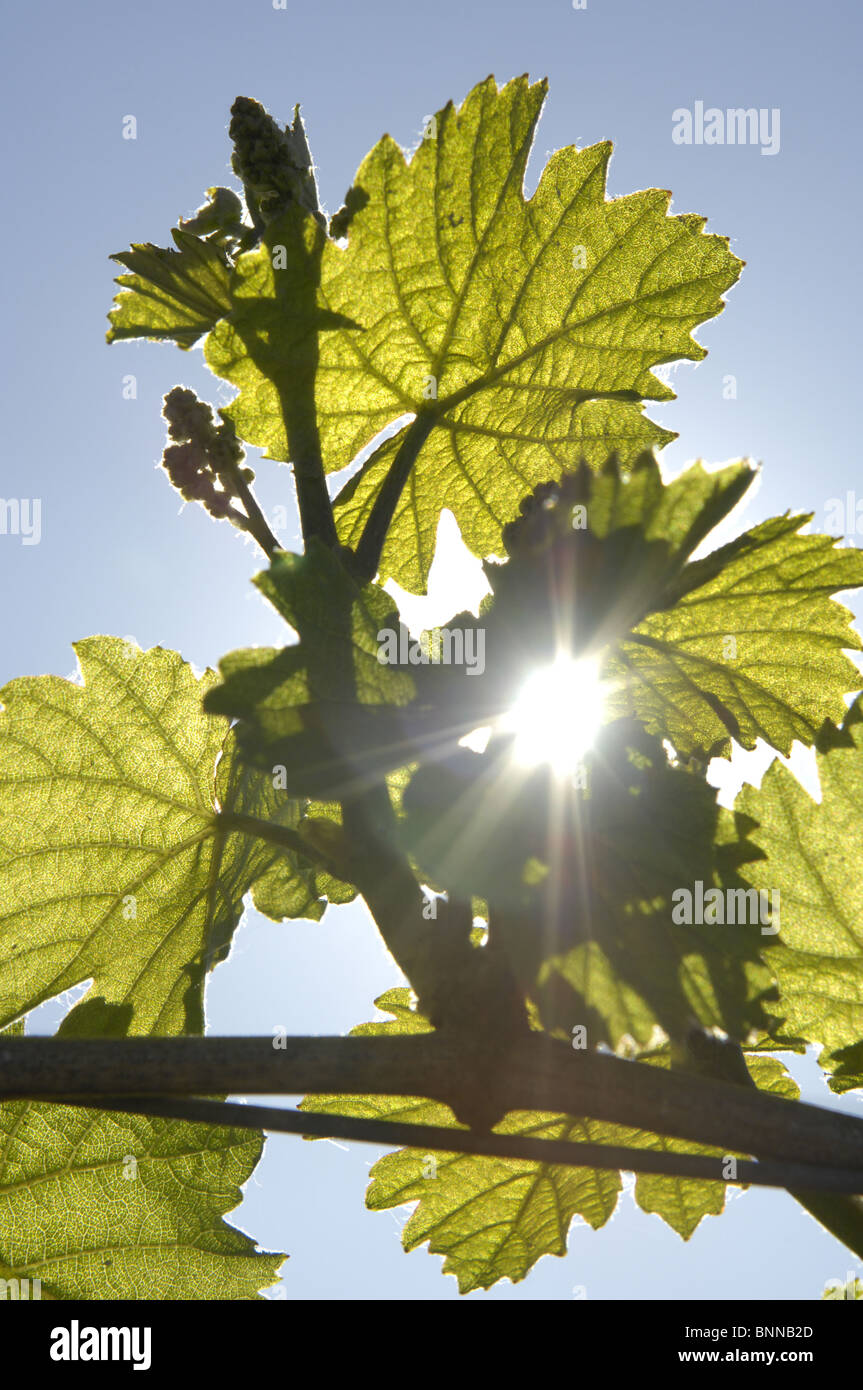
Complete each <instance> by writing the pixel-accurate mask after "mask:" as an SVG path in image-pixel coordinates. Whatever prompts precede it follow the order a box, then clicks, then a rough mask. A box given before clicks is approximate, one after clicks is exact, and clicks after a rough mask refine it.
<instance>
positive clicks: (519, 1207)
mask: <svg viewBox="0 0 863 1390" xmlns="http://www.w3.org/2000/svg"><path fill="white" fill-rule="evenodd" d="M375 1004H376V1006H377V1008H378V1009H380V1010H382V1011H385V1012H387V1013H389V1014H390V1015H392V1018H391V1019H388V1020H380V1021H378V1022H375V1023H365V1024H361V1025H360V1026H359V1027H358V1028H354V1029H353V1030H352V1036H366V1037H368V1036H374V1035H400V1036H405V1035H407V1034H417V1033H424V1032H428V1031H430V1025H429V1023H428V1021H427V1020H426V1019H425V1018H423V1016H422V1015H421V1014H420V1013H418V1012H417V1011H416V1010H415V1009H414V1008H413V1007H412V1005H411V992H410V990H407V989H391V990H388V991H387V992H386V993H385V994H383V995H381V996H380V998H378V999H376V1000H375ZM747 1062H748V1066H749V1069H750V1073H751V1075H752V1079H753V1081H754V1082H755V1084H756V1085H758V1086H759V1087H760V1088H761V1089H763V1090H765V1091H769V1092H772V1093H773V1094H778V1095H783V1096H787V1097H791V1098H794V1097H796V1096H797V1094H798V1091H797V1087H796V1085H795V1083H794V1082H793V1080H792V1079H791V1078H790V1077H789V1075H788V1073H787V1072H786V1070H785V1068H784V1067H783V1066H782V1065H781V1063H779V1062H778V1061H776V1060H774V1059H773V1058H771V1057H760V1056H756V1057H754V1058H747ZM643 1064H647V1065H661V1066H668V1064H669V1059H668V1055H667V1050H666V1051H664V1052H663V1053H660V1054H657V1055H655V1056H653V1057H650V1058H645V1059H644V1063H643ZM300 1108H301V1109H303V1110H310V1111H313V1112H314V1113H316V1114H331V1115H332V1114H338V1115H352V1116H357V1117H362V1118H366V1119H385V1120H392V1121H397V1122H400V1123H403V1124H427V1125H441V1126H444V1127H449V1126H452V1127H453V1130H454V1139H456V1138H457V1134H458V1129H459V1128H460V1126H459V1125H458V1122H457V1121H456V1119H455V1117H454V1115H453V1113H452V1111H451V1110H450V1108H449V1107H448V1106H447V1105H444V1104H442V1103H440V1102H437V1101H430V1100H423V1099H420V1098H418V1097H404V1096H363V1095H359V1096H327V1095H317V1096H314V1097H307V1098H306V1099H305V1100H304V1101H303V1103H302V1105H301V1107H300ZM494 1133H495V1134H512V1135H516V1134H517V1135H519V1136H523V1137H533V1138H542V1139H563V1140H571V1141H573V1142H581V1143H593V1144H614V1145H624V1146H631V1147H634V1148H646V1149H652V1150H654V1151H657V1152H665V1153H696V1154H705V1155H714V1156H717V1157H718V1156H720V1152H721V1151H720V1150H718V1149H711V1148H707V1147H705V1146H703V1145H696V1144H692V1143H689V1142H688V1141H683V1140H675V1139H668V1138H666V1137H664V1136H662V1135H658V1134H650V1133H648V1132H647V1131H644V1130H638V1129H632V1128H629V1127H627V1126H624V1125H615V1124H609V1123H605V1122H600V1121H596V1120H588V1119H573V1118H572V1117H570V1116H566V1115H552V1114H544V1113H540V1112H535V1111H513V1112H511V1113H510V1114H509V1115H507V1116H506V1117H505V1118H504V1119H503V1120H502V1121H501V1123H500V1124H497V1125H495V1127H494ZM621 1187H622V1184H621V1179H620V1174H619V1173H617V1172H614V1171H611V1170H595V1169H590V1168H574V1167H572V1168H570V1167H563V1166H560V1165H557V1166H556V1165H554V1164H545V1163H536V1162H529V1161H527V1160H522V1159H503V1158H481V1157H478V1156H476V1155H472V1154H458V1153H442V1152H435V1153H433V1154H431V1153H424V1152H423V1151H422V1150H421V1149H401V1150H399V1151H398V1152H396V1153H392V1154H387V1155H386V1156H385V1157H384V1158H382V1159H379V1160H378V1162H377V1163H375V1164H374V1166H373V1167H372V1169H371V1184H370V1186H369V1188H368V1192H367V1194H366V1205H367V1206H368V1207H369V1208H370V1210H372V1211H382V1210H385V1209H387V1208H390V1207H400V1206H403V1205H405V1203H408V1202H416V1203H417V1206H416V1207H415V1209H414V1211H413V1213H412V1215H411V1216H410V1218H409V1220H408V1221H407V1223H406V1225H405V1227H404V1230H403V1233H402V1241H403V1244H404V1248H405V1250H408V1251H410V1250H413V1249H415V1248H416V1247H417V1246H420V1245H422V1244H424V1243H425V1242H426V1241H427V1242H428V1248H429V1253H430V1254H433V1255H444V1256H445V1257H446V1258H445V1261H444V1266H443V1272H444V1273H445V1274H453V1275H455V1276H456V1278H457V1279H458V1284H459V1290H460V1292H461V1293H469V1292H471V1291H472V1290H474V1289H478V1288H482V1289H487V1288H490V1287H491V1286H492V1284H495V1283H497V1282H498V1280H500V1279H510V1280H511V1281H512V1282H513V1283H517V1282H518V1281H519V1280H521V1279H523V1278H525V1276H526V1275H527V1274H528V1273H529V1272H530V1269H531V1268H532V1266H533V1265H534V1264H535V1263H536V1261H537V1260H539V1259H541V1258H542V1256H543V1255H565V1254H566V1249H567V1234H568V1230H569V1226H570V1223H571V1222H572V1219H573V1217H574V1216H579V1217H581V1218H582V1220H583V1221H584V1222H586V1223H587V1225H589V1226H591V1227H592V1228H593V1229H594V1230H597V1229H598V1228H599V1227H601V1226H603V1225H604V1224H605V1223H606V1221H608V1220H609V1218H610V1217H611V1216H612V1215H613V1214H614V1210H615V1208H616V1206H617V1201H618V1197H619V1194H620V1191H621ZM635 1199H636V1201H637V1203H638V1205H639V1206H640V1207H641V1208H642V1210H643V1211H646V1212H652V1213H655V1214H656V1215H658V1216H660V1217H661V1218H662V1219H663V1220H664V1221H665V1222H667V1224H668V1225H670V1226H671V1227H672V1229H673V1230H675V1231H677V1233H678V1234H679V1235H681V1236H682V1237H683V1238H684V1239H688V1238H689V1237H690V1236H691V1235H692V1233H693V1231H694V1230H695V1229H696V1227H697V1226H698V1224H699V1222H700V1221H701V1220H702V1218H703V1217H704V1216H707V1215H718V1214H719V1213H720V1212H721V1211H722V1210H723V1207H724V1203H725V1184H724V1183H722V1182H719V1181H717V1182H709V1181H696V1180H693V1179H691V1178H686V1179H683V1178H674V1177H666V1176H663V1175H659V1174H652V1173H650V1174H647V1173H640V1174H638V1176H637V1179H636V1184H635Z"/></svg>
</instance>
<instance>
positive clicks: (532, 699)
mask: <svg viewBox="0 0 863 1390" xmlns="http://www.w3.org/2000/svg"><path fill="white" fill-rule="evenodd" d="M604 695H605V687H604V685H603V682H602V681H601V680H600V673H599V662H598V661H597V660H595V659H593V658H591V657H581V658H579V659H574V658H572V657H567V656H561V657H558V658H557V660H556V661H553V662H552V663H551V665H550V666H543V667H540V668H539V669H538V670H537V671H534V672H533V674H532V675H531V676H529V677H528V679H527V680H526V681H525V684H524V686H523V687H522V690H521V692H520V694H519V696H518V698H517V700H516V702H515V704H514V705H513V707H512V709H511V710H510V711H509V713H508V714H506V715H504V717H503V719H502V720H501V722H500V727H501V728H502V729H503V730H505V731H507V732H510V733H513V734H514V735H515V741H514V747H513V756H514V758H515V760H516V762H518V763H519V764H521V766H523V767H533V766H536V765H537V764H539V763H549V764H550V765H551V767H552V769H553V771H554V772H555V773H556V774H557V775H558V776H560V777H570V776H572V775H573V774H574V773H575V772H576V770H577V769H578V767H579V766H580V764H581V763H582V761H583V759H584V757H585V754H586V753H587V752H588V751H589V749H590V748H591V746H592V745H593V742H594V739H595V738H596V736H597V734H598V733H599V730H600V728H601V727H602V723H603V711H604Z"/></svg>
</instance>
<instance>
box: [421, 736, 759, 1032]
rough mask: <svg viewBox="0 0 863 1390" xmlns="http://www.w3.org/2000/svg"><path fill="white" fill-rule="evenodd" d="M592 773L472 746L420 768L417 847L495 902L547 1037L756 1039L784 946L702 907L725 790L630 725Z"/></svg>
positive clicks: (595, 760)
mask: <svg viewBox="0 0 863 1390" xmlns="http://www.w3.org/2000/svg"><path fill="white" fill-rule="evenodd" d="M582 773H583V776H582V777H581V778H580V779H579V780H580V781H581V783H582V785H569V784H568V783H567V782H566V781H565V780H557V781H556V780H555V779H554V775H553V774H552V773H551V772H550V770H549V769H548V768H547V767H539V768H535V769H529V768H528V769H525V768H524V767H520V766H519V765H518V763H517V762H514V761H513V759H512V755H511V751H510V748H509V745H508V744H507V742H506V740H504V741H503V742H502V743H501V745H500V746H497V740H495V739H492V740H491V741H490V743H489V745H488V748H487V749H486V751H485V752H484V753H482V754H480V753H476V752H471V751H468V750H465V749H459V750H458V752H457V754H456V755H454V756H453V757H451V758H448V759H446V760H443V759H442V760H438V761H437V762H433V763H429V764H427V765H425V766H422V767H420V768H419V770H418V771H417V772H415V773H414V776H413V778H412V780H411V783H410V785H409V787H408V789H407V792H406V793H405V797H404V809H405V820H404V822H403V824H402V827H401V833H402V838H403V841H404V844H405V847H406V848H407V849H408V850H409V852H410V853H411V855H412V856H413V857H414V859H415V861H416V863H417V864H418V866H419V869H420V872H421V873H422V874H423V875H424V876H426V877H427V881H431V882H434V883H436V884H439V885H441V886H442V887H443V888H444V889H446V890H447V891H449V892H450V893H454V894H455V895H456V896H457V897H459V898H463V899H469V898H470V897H472V896H477V897H482V898H484V899H485V900H486V901H487V902H488V906H489V913H490V917H489V920H490V923H491V925H492V931H493V933H494V934H495V936H496V938H497V939H498V940H499V942H500V943H501V945H502V946H503V948H504V950H505V951H506V955H507V959H508V961H509V963H510V966H511V968H512V969H513V971H514V972H515V974H516V975H517V977H518V979H519V981H520V982H521V984H522V986H523V988H524V989H525V991H526V993H527V994H528V995H529V996H530V997H531V998H532V999H533V1000H534V1001H535V1003H536V1004H537V1006H538V1007H539V1011H540V1017H541V1019H542V1022H543V1025H544V1026H545V1027H546V1028H549V1029H555V1028H562V1029H563V1030H564V1032H565V1033H567V1034H569V1033H570V1032H571V1030H572V1028H573V1026H574V1025H577V1024H579V1025H585V1026H586V1027H587V1029H588V1034H589V1036H590V1037H591V1038H592V1039H593V1040H594V1041H595V1042H599V1041H603V1042H606V1043H609V1044H610V1045H611V1046H612V1047H615V1048H618V1047H622V1046H627V1047H628V1046H631V1044H632V1042H633V1041H634V1042H635V1044H637V1046H638V1047H639V1048H641V1049H644V1048H646V1047H648V1046H650V1045H652V1041H653V1039H654V1036H655V1030H656V1028H657V1027H659V1028H660V1029H661V1030H662V1031H663V1032H664V1033H666V1034H668V1035H669V1036H683V1035H684V1034H685V1032H686V1031H687V1028H688V1026H689V1024H690V1022H691V1021H692V1019H697V1020H698V1021H699V1022H701V1023H702V1024H704V1025H705V1026H706V1027H713V1026H718V1027H721V1028H723V1029H725V1031H726V1032H728V1033H729V1034H730V1035H731V1036H733V1037H734V1038H736V1039H743V1038H745V1037H746V1036H747V1035H748V1033H749V1031H750V1030H751V1029H752V1028H753V1027H758V1026H763V1025H764V1022H765V1019H766V1018H767V1017H768V1015H767V1014H765V1012H764V1010H765V1004H766V1001H767V999H768V997H769V991H770V989H771V981H772V976H771V974H770V972H769V970H768V969H767V966H766V965H765V964H764V963H763V959H762V952H763V950H764V948H765V946H766V945H767V944H769V943H770V942H771V941H772V939H773V937H772V935H767V936H765V935H764V934H763V923H762V922H761V921H760V920H759V919H758V918H757V917H756V919H755V920H748V921H740V922H737V921H736V914H735V925H726V924H725V916H724V913H723V915H722V916H718V915H717V914H716V912H714V911H713V909H712V908H711V910H710V911H705V912H703V913H701V914H700V916H699V913H698V910H697V909H694V904H695V901H696V899H697V898H698V895H699V892H700V893H701V894H702V897H704V896H706V895H707V894H708V893H711V892H713V893H718V891H719V890H718V889H717V888H716V887H715V884H716V866H715V863H714V836H715V832H716V823H717V806H716V800H715V791H714V789H713V788H712V787H710V786H708V785H707V783H706V782H705V781H704V779H703V778H702V777H700V776H697V775H695V774H693V773H691V772H689V771H688V770H686V769H684V768H683V767H681V766H679V765H671V764H669V762H668V760H667V758H666V755H665V752H664V750H663V749H662V747H661V746H660V744H659V743H658V742H657V741H656V740H655V739H653V738H652V736H650V735H649V734H647V733H646V732H645V731H644V730H643V729H641V728H640V726H639V725H638V724H637V723H635V722H634V721H628V720H622V721H615V722H614V723H610V724H608V725H606V726H605V728H604V729H603V730H602V731H601V732H600V735H599V736H598V738H597V740H596V742H595V745H594V747H593V749H592V750H591V751H590V752H589V753H587V754H586V755H585V758H584V763H583V768H582ZM681 893H685V894H688V895H689V904H690V911H689V913H688V915H687V914H686V912H685V911H684V910H683V908H684V907H685V899H684V898H682V897H681ZM707 901H708V903H710V902H711V899H709V898H708V899H707ZM713 901H715V899H714V900H713ZM729 920H731V919H730V917H729ZM702 923H703V924H702ZM720 923H721V925H720ZM768 930H769V926H768Z"/></svg>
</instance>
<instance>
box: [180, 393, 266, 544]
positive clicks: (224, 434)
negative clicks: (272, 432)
mask: <svg viewBox="0 0 863 1390" xmlns="http://www.w3.org/2000/svg"><path fill="white" fill-rule="evenodd" d="M162 414H163V415H164V417H165V419H166V420H167V422H168V435H169V437H170V438H171V439H173V440H175V441H176V442H175V443H174V444H170V445H168V447H167V448H166V449H165V452H164V454H163V456H162V466H163V468H164V469H165V471H166V473H167V474H168V477H169V478H170V480H171V482H172V483H173V485H174V487H175V488H176V489H177V491H178V492H179V493H180V495H181V496H182V497H185V499H186V500H187V501H188V502H200V503H202V504H203V506H204V507H205V508H206V509H207V511H208V512H209V513H210V515H211V516H214V517H225V516H228V515H229V514H230V512H231V511H232V507H231V502H232V499H233V498H234V497H236V496H238V495H239V489H238V487H237V480H238V478H240V479H242V480H243V481H244V482H251V481H252V479H253V478H254V476H255V475H254V473H253V472H252V470H251V468H241V467H240V464H241V463H242V460H243V458H244V453H243V447H242V445H241V444H240V442H239V440H238V439H237V435H236V431H235V430H234V427H233V425H232V424H231V423H230V422H229V421H227V420H223V421H222V423H221V424H219V425H217V424H216V423H215V420H214V418H213V411H212V408H211V407H210V406H209V405H207V404H206V402H204V401H199V400H198V397H197V396H196V395H195V393H194V391H190V390H188V389H187V388H186V387H184V386H175V387H174V388H173V390H172V391H169V392H168V394H167V396H166V397H165V404H164V408H163V411H162Z"/></svg>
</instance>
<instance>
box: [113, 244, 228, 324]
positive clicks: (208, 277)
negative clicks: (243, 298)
mask: <svg viewBox="0 0 863 1390" xmlns="http://www.w3.org/2000/svg"><path fill="white" fill-rule="evenodd" d="M171 236H172V237H173V238H174V241H175V242H176V244H177V248H178V249H177V250H176V251H171V250H164V249H162V248H161V247H158V246H153V245H151V244H150V242H145V243H144V244H143V245H140V246H133V247H132V249H131V250H130V251H121V252H119V253H118V254H117V255H116V256H112V257H111V259H112V260H114V261H119V263H120V265H125V266H128V268H129V270H131V271H132V272H133V273H132V274H131V275H118V276H117V280H116V283H117V284H118V285H122V286H123V289H122V291H121V293H120V294H118V295H116V296H115V299H114V308H113V309H112V310H111V312H110V313H109V315H108V318H109V320H110V322H111V327H110V328H109V330H108V335H107V337H108V342H109V343H115V342H119V341H120V340H121V339H123V338H157V339H158V338H173V340H174V342H175V343H176V344H177V346H178V347H181V348H191V347H194V345H195V343H196V342H197V341H198V339H199V338H200V337H201V336H202V335H203V334H204V333H209V331H210V329H211V328H213V327H214V325H215V324H216V323H217V321H218V320H219V319H220V318H222V317H223V316H224V315H225V314H227V313H229V312H230V309H231V295H230V291H229V284H230V278H231V277H230V270H229V267H228V262H227V259H226V257H225V255H224V252H222V251H221V250H220V249H219V247H218V246H217V245H216V244H215V243H214V242H211V241H205V240H203V239H202V238H201V237H197V236H193V235H192V233H191V232H184V231H183V230H182V229H181V228H179V227H173V228H172V229H171Z"/></svg>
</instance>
